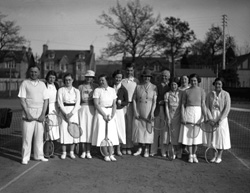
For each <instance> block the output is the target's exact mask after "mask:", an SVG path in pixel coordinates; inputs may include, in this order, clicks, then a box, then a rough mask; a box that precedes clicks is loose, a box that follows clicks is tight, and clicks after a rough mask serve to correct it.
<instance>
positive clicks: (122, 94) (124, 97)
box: [116, 85, 128, 109]
mask: <svg viewBox="0 0 250 193" xmlns="http://www.w3.org/2000/svg"><path fill="white" fill-rule="evenodd" d="M118 100H121V101H122V103H121V104H118V102H117V101H118ZM127 105H128V91H127V89H126V88H125V87H124V86H123V85H121V87H120V88H119V89H118V92H117V99H116V109H122V108H123V107H125V106H127Z"/></svg>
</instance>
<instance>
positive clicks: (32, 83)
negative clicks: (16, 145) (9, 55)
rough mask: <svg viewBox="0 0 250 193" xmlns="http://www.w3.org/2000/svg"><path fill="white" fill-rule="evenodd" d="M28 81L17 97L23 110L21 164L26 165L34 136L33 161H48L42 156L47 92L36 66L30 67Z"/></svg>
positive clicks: (24, 83)
mask: <svg viewBox="0 0 250 193" xmlns="http://www.w3.org/2000/svg"><path fill="white" fill-rule="evenodd" d="M28 75H29V79H26V80H24V81H23V82H22V84H21V85H20V88H19V93H18V97H19V98H20V100H21V107H22V110H23V115H22V117H23V122H22V126H23V143H22V164H25V165H26V164H28V162H29V160H30V154H31V146H32V138H33V136H34V159H35V160H39V161H48V159H46V158H44V154H43V132H44V128H43V121H44V118H45V112H46V109H47V106H48V99H49V95H48V91H47V88H46V86H45V83H44V82H42V81H40V80H39V79H38V78H39V75H40V69H39V67H38V66H35V65H34V66H30V67H29V69H28Z"/></svg>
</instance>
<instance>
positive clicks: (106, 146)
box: [100, 121, 114, 157]
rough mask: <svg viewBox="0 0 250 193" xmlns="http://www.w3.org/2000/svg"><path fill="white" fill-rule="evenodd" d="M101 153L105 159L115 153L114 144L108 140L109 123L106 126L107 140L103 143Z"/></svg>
mask: <svg viewBox="0 0 250 193" xmlns="http://www.w3.org/2000/svg"><path fill="white" fill-rule="evenodd" d="M100 152H101V154H102V155H103V156H104V157H105V156H110V155H112V154H113V153H114V146H113V143H112V142H111V141H110V140H109V138H108V121H106V126H105V138H104V139H103V140H102V141H101V144H100Z"/></svg>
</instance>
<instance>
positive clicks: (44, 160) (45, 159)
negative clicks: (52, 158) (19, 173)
mask: <svg viewBox="0 0 250 193" xmlns="http://www.w3.org/2000/svg"><path fill="white" fill-rule="evenodd" d="M36 160H37V161H42V162H47V161H49V160H48V159H47V158H44V157H43V158H40V159H36Z"/></svg>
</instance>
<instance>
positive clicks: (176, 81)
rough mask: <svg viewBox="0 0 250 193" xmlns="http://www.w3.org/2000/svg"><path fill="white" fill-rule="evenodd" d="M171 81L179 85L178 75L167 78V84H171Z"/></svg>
mask: <svg viewBox="0 0 250 193" xmlns="http://www.w3.org/2000/svg"><path fill="white" fill-rule="evenodd" d="M173 82H175V83H176V84H177V85H178V86H179V85H180V79H179V78H178V77H173V78H170V80H169V86H171V84H172V83H173Z"/></svg>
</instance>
